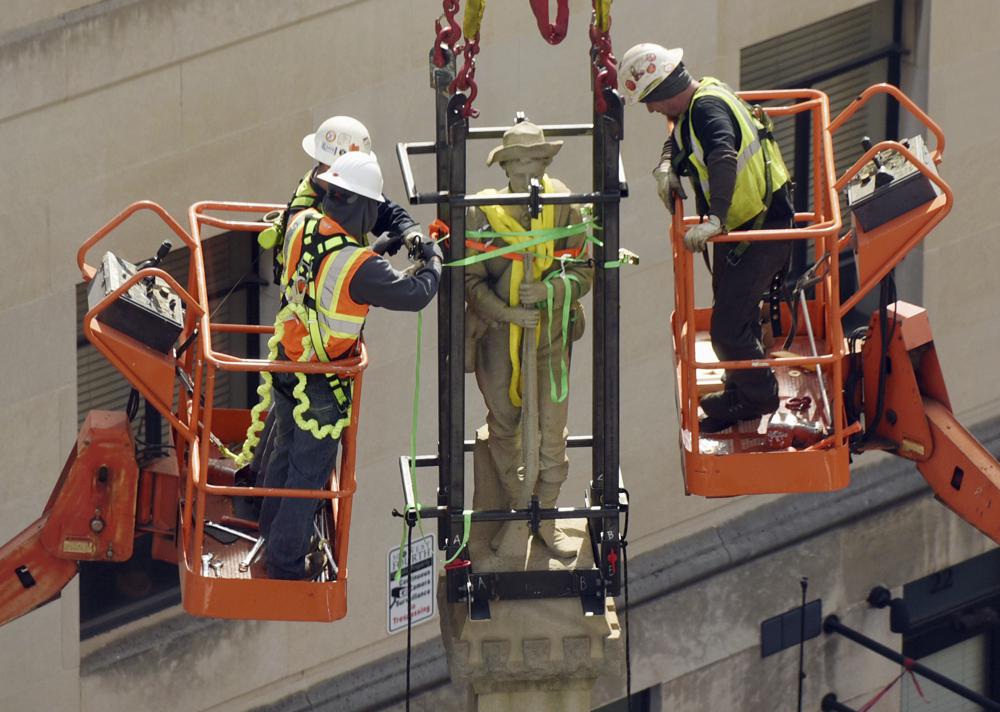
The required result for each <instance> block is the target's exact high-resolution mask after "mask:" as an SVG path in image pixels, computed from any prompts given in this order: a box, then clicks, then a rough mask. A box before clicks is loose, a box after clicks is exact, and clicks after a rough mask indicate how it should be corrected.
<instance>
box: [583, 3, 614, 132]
mask: <svg viewBox="0 0 1000 712" xmlns="http://www.w3.org/2000/svg"><path fill="white" fill-rule="evenodd" d="M590 42H591V47H592V56H593V61H594V64H593V79H594V109H595V110H596V111H597V113H599V114H603V113H605V112H606V111H607V110H608V102H607V101H605V99H604V90H605V89H617V88H618V60H617V59H616V58H615V55H614V54H613V53H612V50H611V0H594V14H593V19H592V20H591V23H590Z"/></svg>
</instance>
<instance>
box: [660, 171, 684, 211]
mask: <svg viewBox="0 0 1000 712" xmlns="http://www.w3.org/2000/svg"><path fill="white" fill-rule="evenodd" d="M653 178H655V179H656V192H657V193H658V194H659V196H660V200H662V201H663V204H664V205H666V206H667V210H669V211H670V214H671V215H673V214H674V198H675V197H676V196H679V197H680V198H681V199H682V200H685V199H687V193H685V192H684V186H683V185H681V179H680V176H678V175H677V174H676V173H675V172H674V169H673V166H671V165H670V161H664V162H663V163H661V164H660V165H658V166H657V167H656V168H654V169H653Z"/></svg>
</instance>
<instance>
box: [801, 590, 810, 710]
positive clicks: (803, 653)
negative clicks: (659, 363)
mask: <svg viewBox="0 0 1000 712" xmlns="http://www.w3.org/2000/svg"><path fill="white" fill-rule="evenodd" d="M799 584H800V585H801V586H802V608H801V609H799V712H802V686H803V684H804V683H805V680H806V591H807V590H808V589H809V579H808V578H807V577H805V576H803V577H802V579H801V580H800V581H799Z"/></svg>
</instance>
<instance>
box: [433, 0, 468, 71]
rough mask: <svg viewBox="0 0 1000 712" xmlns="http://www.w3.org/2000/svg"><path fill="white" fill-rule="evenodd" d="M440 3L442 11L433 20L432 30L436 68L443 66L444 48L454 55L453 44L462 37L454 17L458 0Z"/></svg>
mask: <svg viewBox="0 0 1000 712" xmlns="http://www.w3.org/2000/svg"><path fill="white" fill-rule="evenodd" d="M442 5H443V9H444V13H443V14H442V15H441V16H440V17H439V18H438V19H436V20H435V21H434V31H435V32H437V39H435V40H434V66H435V67H437V68H438V69H441V68H442V67H444V65H445V63H446V62H447V59H446V58H445V55H444V48H447V49H448V51H449V52H451V54H453V55H454V54H455V45H456V44H458V41H459V40H460V39H461V38H462V28H461V27H460V26H459V24H458V21H457V20H456V19H455V15H457V14H458V7H459V5H458V0H444V1H443V2H442Z"/></svg>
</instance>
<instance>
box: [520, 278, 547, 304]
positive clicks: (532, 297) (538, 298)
mask: <svg viewBox="0 0 1000 712" xmlns="http://www.w3.org/2000/svg"><path fill="white" fill-rule="evenodd" d="M548 294H549V292H548V289H547V288H546V287H545V282H521V286H520V287H518V289H517V296H518V298H520V300H521V304H524V305H528V304H538V302H544V301H545V300H546V299H548Z"/></svg>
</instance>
